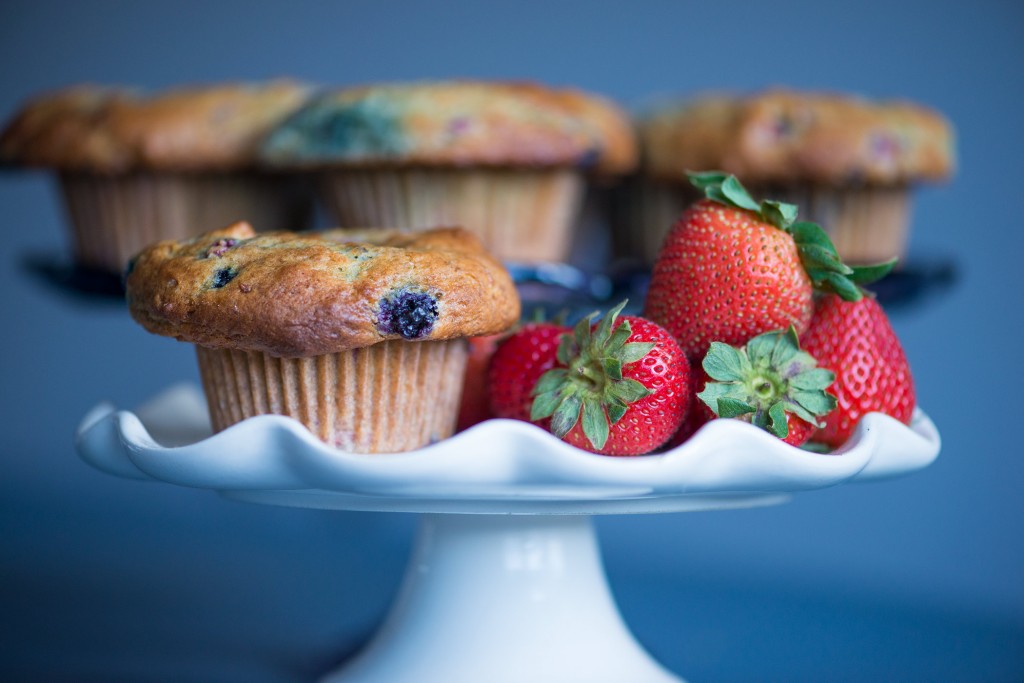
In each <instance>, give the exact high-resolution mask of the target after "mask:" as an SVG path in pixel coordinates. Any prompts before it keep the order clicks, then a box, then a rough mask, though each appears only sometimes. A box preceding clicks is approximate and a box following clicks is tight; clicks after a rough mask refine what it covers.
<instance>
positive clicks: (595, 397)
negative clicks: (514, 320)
mask: <svg viewBox="0 0 1024 683" xmlns="http://www.w3.org/2000/svg"><path fill="white" fill-rule="evenodd" d="M625 303H626V302H622V303H621V304H619V305H618V306H617V307H615V308H614V309H612V310H611V311H609V312H608V314H607V315H605V316H604V318H603V319H602V320H601V322H600V323H599V324H596V325H595V324H593V318H594V316H595V315H596V314H594V315H591V316H589V317H587V318H585V319H583V320H581V321H580V322H579V324H578V325H577V326H576V328H575V329H574V330H573V333H572V334H565V335H564V336H563V338H562V342H561V344H560V345H559V348H558V366H557V367H555V368H554V369H552V370H550V371H548V372H547V373H545V374H544V376H543V377H541V379H540V381H539V382H538V383H537V386H536V388H535V389H534V393H535V395H536V399H535V401H534V403H533V411H532V413H531V418H532V419H533V420H535V421H536V420H541V419H545V418H549V417H550V418H551V431H552V433H554V434H555V435H556V436H558V437H559V438H563V439H565V440H566V441H567V442H568V443H571V444H573V445H575V446H577V447H579V448H583V449H586V450H589V451H593V452H595V453H603V454H605V455H641V454H643V453H649V452H651V451H653V450H654V449H656V448H658V447H659V446H661V445H662V444H664V443H665V442H666V441H668V439H669V438H670V437H671V436H672V435H673V434H674V433H675V432H676V430H677V429H678V428H679V426H680V424H682V421H683V418H684V417H685V415H686V408H687V403H688V401H689V393H690V388H689V380H690V366H689V363H688V362H687V360H686V356H685V355H684V354H683V352H682V349H680V348H679V344H678V343H676V341H675V339H673V338H672V335H670V334H669V333H668V332H667V331H666V330H665V329H664V328H662V327H660V326H659V325H657V324H655V323H653V322H651V321H649V320H645V319H643V318H638V317H635V316H625V317H623V318H619V317H618V316H619V313H620V312H621V311H622V309H623V307H624V306H625ZM617 321H618V324H617ZM581 418H582V419H581Z"/></svg>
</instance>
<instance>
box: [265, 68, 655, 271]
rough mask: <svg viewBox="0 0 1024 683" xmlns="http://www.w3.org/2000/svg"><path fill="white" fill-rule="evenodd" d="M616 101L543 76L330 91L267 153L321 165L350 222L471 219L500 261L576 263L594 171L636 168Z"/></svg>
mask: <svg viewBox="0 0 1024 683" xmlns="http://www.w3.org/2000/svg"><path fill="white" fill-rule="evenodd" d="M635 156H636V145H635V141H634V137H633V131H632V128H631V125H630V123H629V120H628V118H627V117H626V115H625V114H624V113H623V112H622V111H621V110H620V109H619V108H618V107H617V106H615V105H614V104H612V103H611V102H609V101H608V100H606V99H604V98H601V97H598V96H596V95H590V94H586V93H583V92H580V91H576V90H569V89H553V88H548V87H544V86H541V85H537V84H531V83H488V82H470V81H465V82H463V81H456V82H424V83H403V84H385V85H371V86H364V87H353V88H347V89H340V90H334V91H330V92H325V93H322V94H321V95H320V96H318V97H317V98H315V99H314V100H312V101H311V102H310V103H309V104H307V105H306V106H305V107H304V108H302V109H301V110H299V111H298V112H296V113H295V114H294V115H293V116H292V117H291V118H289V119H288V120H287V121H285V122H284V123H282V124H281V125H280V126H278V127H277V128H276V129H275V130H274V132H273V133H272V134H271V135H270V137H269V138H268V139H267V141H266V143H265V144H264V146H263V149H262V157H263V160H264V161H265V162H266V163H267V164H270V165H273V166H275V167H278V168H292V169H294V168H299V169H306V170H315V171H316V172H318V174H319V177H320V187H321V190H322V192H321V194H322V196H323V198H324V201H325V203H326V205H327V207H328V209H329V210H330V212H331V213H332V214H333V217H334V218H335V219H336V220H337V221H338V222H339V223H340V224H342V225H365V226H371V227H379V226H389V225H403V226H409V227H411V228H425V227H433V226H437V225H462V226H465V227H466V228H467V229H469V230H472V231H474V232H476V233H477V234H478V235H479V236H480V238H481V239H482V240H483V242H484V244H485V246H486V247H487V248H488V249H490V250H491V252H492V253H494V254H495V255H496V256H498V257H499V258H501V259H503V260H506V261H514V262H543V261H564V260H565V259H566V257H567V255H568V252H569V248H570V244H571V238H572V226H573V225H574V223H575V220H576V215H577V211H578V208H579V203H580V198H581V194H582V190H583V187H584V179H585V177H587V175H589V176H602V177H605V176H614V175H618V174H621V173H624V172H627V171H629V170H630V169H632V168H633V166H634V164H635Z"/></svg>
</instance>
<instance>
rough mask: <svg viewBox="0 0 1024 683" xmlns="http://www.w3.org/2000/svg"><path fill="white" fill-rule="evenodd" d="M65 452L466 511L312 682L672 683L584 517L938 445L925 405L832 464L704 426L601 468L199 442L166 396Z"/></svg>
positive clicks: (488, 444) (501, 439)
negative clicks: (374, 623)
mask: <svg viewBox="0 0 1024 683" xmlns="http://www.w3.org/2000/svg"><path fill="white" fill-rule="evenodd" d="M76 445H77V448H78V452H79V454H80V455H81V457H82V458H83V459H85V460H86V461H87V462H88V463H90V464H91V465H93V466H95V467H97V468H99V469H101V470H103V471H105V472H109V473H111V474H115V475H118V476H122V477H129V478H134V479H143V480H155V481H163V482H168V483H173V484H179V485H183V486H191V487H199V488H208V489H213V490H217V491H220V492H221V493H222V494H224V495H226V496H230V497H233V498H237V499H242V500H248V501H252V502H259V503H271V504H277V505H293V506H302V507H318V508H333V509H348V510H386V511H410V512H426V513H475V514H426V515H424V516H423V519H422V521H421V524H420V530H419V534H418V537H417V542H416V550H415V552H414V553H413V556H412V559H411V561H410V563H409V566H408V568H407V570H406V576H405V581H404V584H403V587H402V590H401V592H400V594H399V596H398V598H397V600H396V602H395V605H394V607H393V608H392V611H391V614H390V615H389V617H388V619H387V621H386V622H385V624H384V626H383V628H382V629H381V630H380V632H379V633H378V634H377V635H376V636H375V638H374V639H373V640H372V642H371V643H370V644H369V645H368V646H367V647H366V648H365V649H364V650H363V652H362V653H360V654H359V655H358V656H357V657H355V658H354V659H353V660H352V661H351V662H350V663H348V664H347V665H346V666H345V667H343V668H342V669H341V670H339V671H337V672H333V673H330V674H328V675H327V676H326V677H325V678H324V679H323V683H394V682H396V681H417V682H418V683H479V682H481V681H487V683H521V682H524V681H529V682H531V683H546V682H550V683H605V682H606V683H623V682H625V681H629V682H630V683H682V681H681V679H679V678H677V677H675V676H674V675H673V674H672V673H670V672H668V671H666V670H665V669H664V668H663V667H662V666H661V665H659V664H658V663H657V662H656V661H654V659H652V658H651V657H650V655H648V654H647V653H646V652H645V651H644V649H643V647H642V646H641V645H640V644H639V643H637V642H636V640H635V639H634V638H633V636H632V635H631V634H630V632H629V629H628V628H627V627H626V625H625V623H623V621H622V619H621V617H620V616H619V613H618V610H617V609H616V607H615V603H614V600H613V598H612V596H611V593H610V591H609V589H608V585H607V581H606V580H605V576H604V570H603V568H602V566H601V558H600V554H599V552H598V549H597V541H596V539H595V536H594V531H593V526H592V523H591V519H590V517H589V516H587V515H590V514H599V513H649V512H670V511H675V512H678V511H687V510H704V509H712V508H718V509H720V508H729V507H750V506H756V505H768V504H773V503H779V502H782V501H785V500H787V499H788V497H789V496H790V495H791V494H792V493H794V492H798V491H803V490H808V489H815V488H821V487H825V486H833V485H836V484H841V483H844V482H855V481H870V480H873V479H879V478H883V477H890V476H896V475H901V474H907V473H910V472H912V471H914V470H917V469H920V468H922V467H925V466H927V465H928V464H930V463H931V462H932V461H933V460H934V459H935V457H936V456H937V455H938V452H939V446H940V443H939V435H938V432H937V431H936V429H935V426H934V425H933V424H932V423H931V421H930V420H929V419H928V418H927V416H926V415H925V414H924V413H922V412H918V413H917V415H916V416H915V419H914V422H913V424H912V425H911V426H910V427H909V428H908V427H906V426H904V425H902V424H900V423H898V422H896V421H895V420H892V419H890V418H888V417H886V416H884V415H869V416H868V417H867V418H865V419H864V420H863V421H862V423H861V425H860V427H859V428H858V430H857V433H856V434H855V435H854V437H853V438H852V439H851V440H850V442H849V443H847V444H846V446H844V447H843V448H842V449H840V450H839V451H837V452H836V453H834V454H831V455H821V454H815V453H810V452H807V451H802V450H799V449H796V448H793V447H791V446H788V445H786V444H784V443H782V442H781V441H779V440H778V439H776V438H775V437H772V436H770V435H768V434H767V433H765V432H763V431H761V430H759V429H757V428H755V427H752V426H750V425H747V424H744V423H741V422H738V421H735V420H717V421H715V422H712V423H711V424H709V425H707V426H705V427H704V428H703V429H701V430H700V432H698V433H697V435H695V436H694V437H693V438H692V439H690V440H689V441H687V442H686V443H685V444H683V445H682V446H679V447H678V448H675V449H673V450H671V451H668V452H666V453H662V454H659V455H652V456H643V457H638V458H610V457H606V456H600V455H594V454H592V453H587V452H585V451H581V450H578V449H576V448H574V447H572V446H569V445H567V444H565V443H563V442H562V441H560V440H558V439H556V438H555V437H553V436H551V435H550V434H548V433H547V432H545V431H543V430H541V429H539V428H537V427H534V426H532V425H528V424H525V423H522V422H514V421H511V420H490V421H487V422H485V423H483V424H480V425H477V426H476V427H474V428H472V429H470V430H467V431H466V432H463V433H461V434H459V435H456V436H455V437H452V438H451V439H447V440H445V441H442V442H440V443H437V444H434V445H432V446H429V447H427V448H423V449H421V450H419V451H415V452H412V453H401V454H387V455H356V454H351V453H344V452H341V451H338V450H336V449H333V448H330V447H328V446H326V445H324V444H323V443H321V442H320V441H318V440H317V439H316V438H315V437H313V436H312V434H310V433H309V432H308V431H307V430H306V429H305V428H304V427H302V426H301V425H300V424H299V423H298V422H295V421H293V420H291V419H289V418H284V417H280V416H264V417H259V418H254V419H250V420H246V421H244V422H242V423H239V424H237V425H234V426H233V427H231V428H229V429H227V430H225V431H223V432H221V433H219V434H216V435H211V432H210V424H209V419H208V417H207V415H206V408H205V404H204V402H203V396H202V394H201V392H200V391H199V390H198V389H197V388H196V387H194V386H179V387H175V388H172V389H170V390H168V391H167V392H165V393H163V394H161V395H160V396H158V397H156V398H155V399H153V400H152V401H151V402H150V403H148V404H147V405H145V406H143V407H142V408H140V409H139V410H137V411H136V412H135V413H131V412H126V411H119V410H116V409H115V408H114V407H113V406H110V405H107V404H103V405H100V406H97V407H96V408H94V409H93V410H92V411H90V412H89V414H88V415H86V417H85V418H84V419H83V420H82V423H81V425H80V427H79V429H78V434H77V438H76ZM510 513H520V514H510Z"/></svg>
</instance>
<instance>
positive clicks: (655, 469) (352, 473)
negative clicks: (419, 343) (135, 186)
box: [76, 385, 940, 514]
mask: <svg viewBox="0 0 1024 683" xmlns="http://www.w3.org/2000/svg"><path fill="white" fill-rule="evenodd" d="M76 445H77V448H78V452H79V454H80V455H81V456H82V458H83V459H85V460H86V461H87V462H88V463H90V464H91V465H93V466H94V467H97V468H99V469H101V470H103V471H106V472H109V473H111V474H116V475H118V476H122V477H131V478H135V479H152V480H158V481H164V482H169V483H173V484H179V485H182V486H191V487H198V488H208V489H213V490H217V491H220V492H222V493H224V494H225V495H228V496H231V497H233V498H238V499H244V500H250V501H253V502H261V503H274V504H280V505H293V506H300V507H317V508H334V509H347V510H387V511H408V512H456V513H499V514H500V513H509V512H514V513H553V514H566V513H575V514H581V513H582V514H602V513H650V512H673V511H689V510H698V509H710V508H723V507H744V506H753V505H764V504H771V503H777V502H781V501H783V500H786V499H787V497H788V496H789V495H790V494H792V493H794V492H798V491H804V490H809V489H817V488H823V487H827V486H834V485H836V484H842V483H846V482H860V481H870V480H874V479H880V478H885V477H891V476H896V475H902V474H907V473H910V472H913V471H915V470H918V469H921V468H923V467H926V466H927V465H929V464H930V463H931V462H932V461H933V460H934V459H935V457H936V456H937V455H938V452H939V447H940V441H939V435H938V432H937V431H936V429H935V426H934V425H933V424H932V423H931V421H930V420H929V419H928V417H927V416H926V415H925V414H924V413H923V412H920V411H918V413H917V414H916V416H915V418H914V422H913V424H912V425H911V426H910V427H909V428H908V427H906V426H904V425H902V424H900V423H899V422H897V421H895V420H893V419H891V418H889V417H887V416H885V415H880V414H871V415H868V416H867V417H866V418H865V419H864V420H862V422H861V425H860V426H859V428H858V430H857V432H856V433H855V435H854V436H853V437H852V438H851V439H850V441H849V442H848V443H847V444H846V445H845V446H844V447H843V448H841V449H840V450H838V451H836V452H835V453H833V454H830V455H823V454H818V453H811V452H807V451H803V450H800V449H797V448H793V447H791V446H789V445H787V444H784V443H782V442H781V441H779V440H778V439H776V438H774V437H772V436H771V435H769V434H767V433H766V432H764V431H762V430H760V429H757V428H755V427H752V426H751V425H748V424H745V423H742V422H739V421H737V420H716V421H714V422H712V423H710V424H708V425H706V426H705V427H704V428H703V429H701V430H700V432H698V433H697V434H696V435H695V436H694V437H693V438H692V439H690V440H689V441H687V442H686V443H684V444H683V445H681V446H679V447H677V448H674V449H672V450H671V451H667V452H665V453H662V454H658V455H649V456H643V457H635V458H612V457H607V456H600V455H594V454H592V453H587V452H585V451H582V450H579V449H577V448H575V447H573V446H570V445H568V444H566V443H564V442H562V441H560V440H558V439H556V438H555V437H553V436H552V435H551V434H549V433H547V432H545V431H544V430H542V429H540V428H538V427H535V426H533V425H529V424H526V423H523V422H517V421H513V420H489V421H487V422H484V423H482V424H480V425H477V426H476V427H473V428H472V429H469V430H467V431H465V432H463V433H461V434H458V435H456V436H454V437H452V438H450V439H446V440H444V441H442V442H440V443H437V444H434V445H431V446H428V447H426V448H423V449H420V450H418V451H413V452H410V453H398V454H386V455H360V454H352V453H345V452H342V451H339V450H337V449H334V448H331V447H329V446H327V445H325V444H323V443H322V442H320V441H319V440H317V439H316V438H315V437H314V436H313V435H312V434H310V432H309V431H307V430H306V429H305V428H304V427H302V426H301V425H300V424H299V423H298V422H296V421H294V420H292V419H290V418H286V417H281V416H276V415H270V416H262V417H257V418H252V419H249V420H246V421H244V422H241V423H239V424H236V425H234V426H232V427H231V428H229V429H227V430H225V431H223V432H221V433H219V434H215V435H212V436H211V435H210V426H209V420H208V418H207V416H206V411H205V404H204V401H203V396H202V393H201V392H200V391H199V390H198V388H196V387H194V386H191V385H182V386H178V387H174V388H172V389H170V390H168V391H166V392H165V393H163V394H161V395H160V396H157V397H156V398H154V399H153V400H152V401H151V402H150V403H148V404H147V405H145V406H143V407H142V408H140V409H139V410H138V411H136V412H135V413H132V412H127V411H120V410H116V409H115V408H114V407H113V406H110V405H109V404H103V405H100V406H97V407H96V408H94V409H93V410H92V411H90V413H89V414H88V415H87V416H86V417H85V418H84V419H83V420H82V423H81V425H80V427H79V429H78V434H77V439H76Z"/></svg>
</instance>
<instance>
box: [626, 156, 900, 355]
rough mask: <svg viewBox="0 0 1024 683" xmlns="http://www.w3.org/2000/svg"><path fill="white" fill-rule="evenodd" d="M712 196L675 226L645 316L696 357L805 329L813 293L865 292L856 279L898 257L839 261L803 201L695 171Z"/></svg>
mask: <svg viewBox="0 0 1024 683" xmlns="http://www.w3.org/2000/svg"><path fill="white" fill-rule="evenodd" d="M690 180H691V182H693V184H694V185H696V186H697V187H698V188H700V189H702V190H703V191H704V193H705V195H706V197H707V198H706V199H703V200H701V201H699V202H697V203H696V204H694V205H693V206H691V207H690V208H689V209H687V211H686V212H684V213H683V215H682V217H681V218H680V219H679V221H678V222H677V223H676V224H675V225H674V226H673V227H672V229H671V231H670V232H669V234H668V236H667V237H666V239H665V242H664V243H663V245H662V247H661V251H660V253H659V254H658V259H657V261H656V262H655V264H654V271H653V273H652V276H651V283H650V288H649V289H648V292H647V299H646V302H645V304H644V315H645V316H646V317H648V318H650V319H651V320H654V321H655V322H657V323H659V324H660V325H662V326H664V327H665V328H666V329H668V330H669V331H670V332H671V333H672V334H673V335H675V337H676V339H677V340H679V344H680V345H681V346H682V348H683V350H684V351H685V352H686V355H687V356H688V357H689V358H690V360H691V361H695V360H696V359H699V358H702V357H703V356H704V354H705V353H706V352H707V349H708V347H709V345H710V344H711V342H713V341H720V342H723V343H726V344H733V345H742V344H745V343H747V341H749V340H750V339H752V338H753V337H755V336H757V335H758V334H761V333H764V332H769V331H772V330H778V329H785V328H787V327H789V326H793V327H794V328H795V329H796V330H797V332H798V333H801V332H803V331H804V330H806V329H807V326H808V324H809V323H810V320H811V315H812V314H813V310H814V305H813V298H812V295H813V292H814V290H815V289H818V290H820V291H831V292H836V293H838V294H840V295H841V296H843V297H844V298H846V299H850V300H856V299H859V298H860V297H861V292H860V290H859V289H858V288H857V286H856V284H855V283H857V282H860V283H863V282H866V281H867V280H866V279H865V278H866V276H867V275H868V273H869V272H870V275H871V276H872V277H876V278H877V277H881V276H882V275H884V274H885V273H887V272H888V270H890V269H891V268H892V266H893V264H894V263H895V261H891V262H888V263H886V264H880V265H878V266H867V267H864V268H861V269H857V268H851V267H849V266H847V265H845V264H843V263H842V261H840V260H839V257H838V255H837V254H836V250H835V247H834V246H833V245H832V241H831V240H830V239H829V237H828V236H827V235H826V234H825V232H824V231H823V230H822V229H821V228H820V227H819V226H817V225H816V224H814V223H808V222H797V221H796V218H797V208H796V207H795V206H794V205H792V204H784V203H782V202H776V201H771V200H765V201H762V202H761V203H758V202H756V201H754V200H753V199H752V198H751V197H750V195H749V194H748V193H747V191H746V190H745V189H744V188H743V186H742V185H741V184H740V183H739V181H738V180H736V178H735V176H731V175H725V174H722V173H717V172H709V173H700V174H690Z"/></svg>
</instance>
